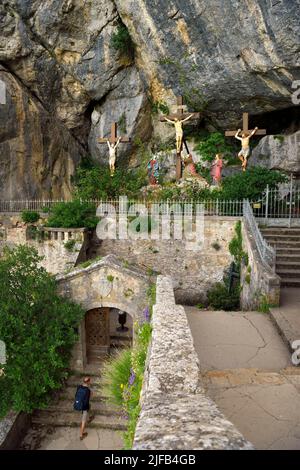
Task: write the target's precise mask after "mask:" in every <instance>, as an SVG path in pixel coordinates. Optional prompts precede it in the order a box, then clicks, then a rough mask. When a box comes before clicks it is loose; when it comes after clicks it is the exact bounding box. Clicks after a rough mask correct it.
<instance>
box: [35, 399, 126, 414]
mask: <svg viewBox="0 0 300 470" xmlns="http://www.w3.org/2000/svg"><path fill="white" fill-rule="evenodd" d="M73 403H74V397H73V399H70V400H67V399H65V398H62V399H59V400H57V401H55V402H52V403H51V404H50V405H49V406H48V407H47V409H46V410H39V411H48V412H51V413H56V412H64V413H71V412H74V410H73ZM91 410H92V412H93V413H94V414H95V415H105V416H112V415H113V416H120V415H121V411H120V410H119V408H117V407H116V406H114V405H111V404H109V403H107V402H106V401H105V400H97V399H93V398H92V399H91Z"/></svg>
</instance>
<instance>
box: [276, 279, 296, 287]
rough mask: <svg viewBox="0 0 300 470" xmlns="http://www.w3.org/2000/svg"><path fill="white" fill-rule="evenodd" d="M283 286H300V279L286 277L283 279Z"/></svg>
mask: <svg viewBox="0 0 300 470" xmlns="http://www.w3.org/2000/svg"><path fill="white" fill-rule="evenodd" d="M280 284H281V287H300V279H296V278H295V279H294V278H288V277H285V278H283V279H281V283H280Z"/></svg>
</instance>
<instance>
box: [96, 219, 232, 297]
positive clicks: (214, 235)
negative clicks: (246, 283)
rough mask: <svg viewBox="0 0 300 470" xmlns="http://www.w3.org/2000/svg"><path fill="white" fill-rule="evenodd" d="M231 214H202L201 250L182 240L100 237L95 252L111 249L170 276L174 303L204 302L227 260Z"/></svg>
mask: <svg viewBox="0 0 300 470" xmlns="http://www.w3.org/2000/svg"><path fill="white" fill-rule="evenodd" d="M237 220H238V219H237V218H235V217H205V222H204V244H203V247H202V248H201V250H199V251H193V250H189V249H187V248H188V247H187V245H186V243H185V241H182V240H103V241H102V243H101V246H100V249H99V251H98V253H99V254H100V255H101V256H105V255H108V254H110V253H115V254H117V255H118V257H119V258H121V259H123V260H125V261H126V262H129V263H136V264H138V265H140V266H142V267H145V269H148V270H153V271H155V272H157V273H159V274H164V275H170V276H172V279H173V282H174V289H175V297H176V301H177V302H178V303H182V304H186V305H195V304H197V303H200V302H205V299H206V292H207V290H208V289H209V288H210V287H211V286H212V285H213V284H214V283H215V282H218V281H220V280H222V277H223V273H224V269H225V268H226V267H228V266H229V264H230V263H231V255H230V253H229V251H228V243H229V242H230V240H231V239H232V238H233V236H234V226H235V224H236V221H237Z"/></svg>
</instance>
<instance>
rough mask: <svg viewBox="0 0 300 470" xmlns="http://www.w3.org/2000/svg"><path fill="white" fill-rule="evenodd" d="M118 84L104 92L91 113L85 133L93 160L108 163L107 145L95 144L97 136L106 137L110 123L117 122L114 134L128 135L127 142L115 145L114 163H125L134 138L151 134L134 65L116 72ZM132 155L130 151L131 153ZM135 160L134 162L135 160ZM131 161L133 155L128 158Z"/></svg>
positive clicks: (149, 114) (146, 101)
mask: <svg viewBox="0 0 300 470" xmlns="http://www.w3.org/2000/svg"><path fill="white" fill-rule="evenodd" d="M119 76H120V84H119V86H118V87H117V88H116V89H115V90H112V91H111V92H110V93H109V95H108V96H107V99H106V101H105V102H104V103H103V104H102V105H101V104H97V105H96V106H95V108H94V111H93V113H92V119H91V121H92V125H91V131H90V135H89V149H90V153H91V156H92V158H93V160H94V161H95V162H98V163H101V164H106V165H107V164H108V147H107V145H106V144H99V143H98V139H99V137H109V136H110V132H111V123H112V122H117V123H118V135H126V136H127V137H129V138H131V140H132V142H131V143H130V144H120V146H119V147H118V155H120V156H121V157H120V159H118V162H117V164H118V165H120V164H123V165H124V164H128V160H129V158H127V157H128V156H129V154H132V150H133V148H134V147H135V143H134V138H135V136H137V135H138V136H139V137H140V139H141V140H142V141H147V140H148V139H149V138H150V137H151V132H152V125H151V113H150V109H149V101H148V100H147V97H146V95H145V92H144V85H143V83H142V81H141V79H140V76H139V73H138V71H137V69H136V68H135V67H130V68H127V69H125V70H123V71H122V72H120V73H119ZM131 157H133V155H131ZM136 163H138V162H136ZM131 164H133V158H131Z"/></svg>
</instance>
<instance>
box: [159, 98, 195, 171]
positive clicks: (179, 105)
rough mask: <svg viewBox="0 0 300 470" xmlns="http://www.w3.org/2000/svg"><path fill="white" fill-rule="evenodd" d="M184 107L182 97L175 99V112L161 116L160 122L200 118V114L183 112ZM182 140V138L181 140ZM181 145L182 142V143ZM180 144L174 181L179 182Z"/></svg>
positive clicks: (180, 167) (180, 166) (180, 169)
mask: <svg viewBox="0 0 300 470" xmlns="http://www.w3.org/2000/svg"><path fill="white" fill-rule="evenodd" d="M185 108H186V105H184V104H183V97H182V96H178V97H177V105H176V112H175V113H172V114H169V115H167V116H161V117H160V121H161V122H166V118H168V119H170V120H172V121H173V120H174V119H179V120H180V121H181V120H182V119H185V118H187V117H188V116H191V115H192V116H191V118H190V120H193V121H194V120H196V119H199V118H200V113H188V112H186V111H185ZM183 140H184V138H183ZM182 144H183V141H182ZM182 144H181V149H180V152H177V159H176V179H177V180H180V178H181V176H182V165H181V150H182Z"/></svg>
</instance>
